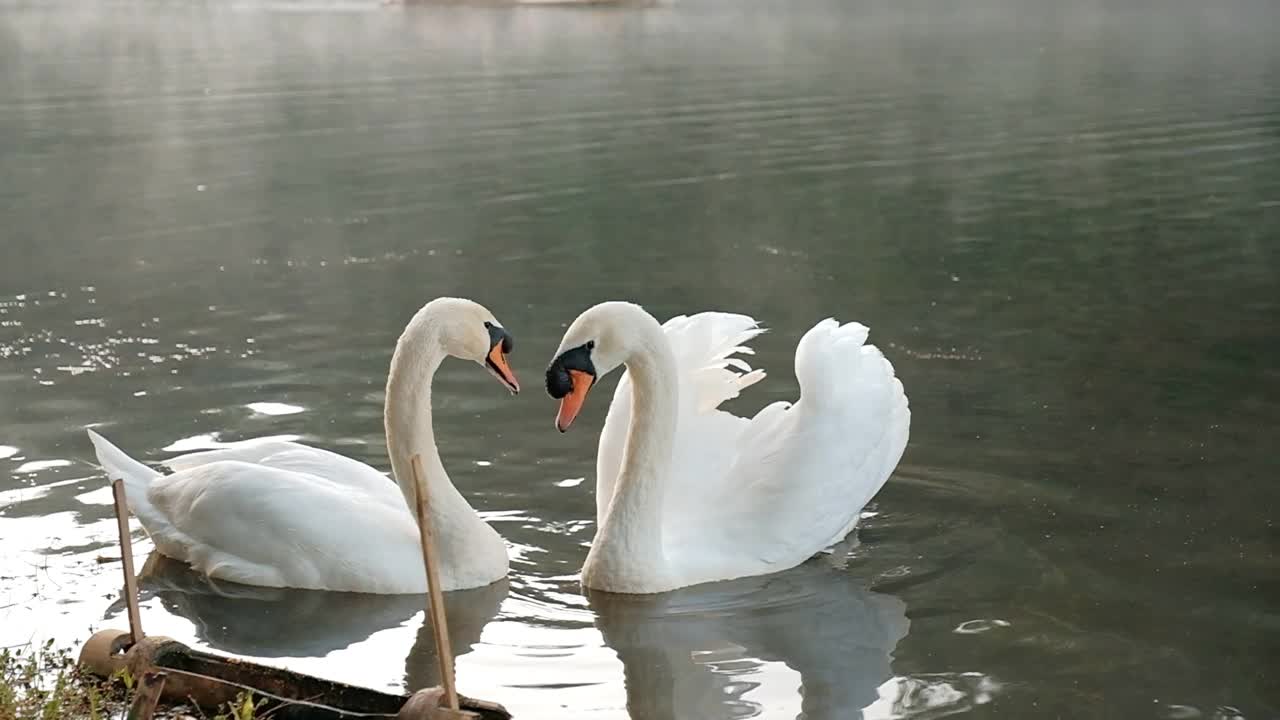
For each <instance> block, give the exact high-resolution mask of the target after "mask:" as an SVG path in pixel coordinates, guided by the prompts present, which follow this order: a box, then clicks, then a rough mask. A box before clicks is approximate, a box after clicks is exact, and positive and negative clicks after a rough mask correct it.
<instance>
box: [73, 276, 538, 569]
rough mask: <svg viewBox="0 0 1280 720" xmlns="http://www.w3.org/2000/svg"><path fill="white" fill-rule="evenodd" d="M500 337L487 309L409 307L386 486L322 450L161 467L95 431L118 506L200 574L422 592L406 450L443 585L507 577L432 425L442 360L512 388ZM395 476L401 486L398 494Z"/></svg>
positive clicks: (463, 303)
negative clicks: (479, 369) (122, 497)
mask: <svg viewBox="0 0 1280 720" xmlns="http://www.w3.org/2000/svg"><path fill="white" fill-rule="evenodd" d="M510 351H511V336H510V335H508V334H507V332H506V330H504V329H503V327H502V326H501V325H500V324H499V323H498V321H497V320H496V319H494V317H493V314H492V313H490V312H489V311H488V310H486V309H485V308H484V307H482V306H480V305H478V304H476V303H474V302H472V301H470V300H462V299H458V298H439V299H436V300H432V301H431V302H429V303H427V304H426V305H425V306H423V308H422V309H421V310H419V311H418V312H417V314H415V315H414V316H413V319H412V320H410V321H409V324H408V326H407V327H405V329H404V332H403V334H401V335H400V339H399V341H398V342H397V343H396V349H395V353H394V354H393V355H392V357H391V370H390V373H389V375H388V377H387V396H386V411H385V414H384V420H385V429H386V434H387V453H388V455H389V456H390V459H391V469H392V472H393V473H394V476H395V482H394V483H393V482H392V481H391V480H390V479H388V478H387V476H386V475H383V474H382V473H380V472H378V471H377V470H375V469H373V468H372V467H369V466H368V465H365V464H364V463H361V462H357V461H355V460H352V459H350V458H346V457H343V456H341V455H338V454H336V453H332V452H329V451H327V450H318V449H316V448H311V447H307V446H306V445H300V444H298V443H292V442H284V441H279V440H271V439H265V438H264V439H258V440H245V441H243V442H237V443H233V444H231V445H229V446H227V447H226V448H220V449H217V450H208V451H204V452H197V453H191V454H188V455H182V456H180V457H176V458H173V459H171V460H168V461H166V462H165V464H166V465H168V466H169V467H170V468H171V469H173V470H174V473H173V474H171V475H161V474H160V473H158V472H156V471H155V470H152V469H151V468H149V467H147V466H146V465H143V464H142V463H140V462H138V461H136V460H134V459H132V458H130V457H129V456H127V455H125V454H124V453H123V452H122V451H121V450H119V449H118V448H116V447H115V446H113V445H112V444H111V443H109V442H107V440H106V439H105V438H103V437H102V436H101V435H98V434H97V433H95V432H94V431H93V430H89V431H88V433H89V438H90V440H92V441H93V446H94V450H95V452H96V453H97V456H98V462H99V463H100V464H101V465H102V467H103V469H105V470H106V471H107V473H108V474H109V475H110V477H113V478H114V477H119V478H123V479H124V481H125V488H126V497H127V498H128V501H129V508H130V510H132V511H133V514H134V515H137V516H138V519H139V520H141V521H142V526H143V527H144V528H145V529H146V531H147V533H148V534H149V535H150V536H151V539H152V540H153V541H154V542H155V545H156V549H157V550H158V551H159V552H160V553H161V554H163V555H167V556H169V557H172V558H174V559H177V560H182V561H184V562H186V563H188V564H190V565H191V566H192V567H194V568H195V569H196V570H197V571H200V572H203V573H205V574H207V575H209V576H210V577H214V578H220V579H224V580H230V581H234V582H239V583H244V584H247V585H259V586H268V587H295V588H310V589H318V590H343V591H350V592H364V593H383V594H399V593H423V592H426V590H427V581H426V573H425V571H424V570H423V565H422V550H421V546H420V545H419V540H418V525H417V522H416V520H415V519H414V516H413V515H412V514H411V512H410V510H409V507H411V506H412V503H413V502H414V489H413V488H414V485H413V473H412V470H411V469H410V458H411V457H412V456H413V454H414V453H420V454H421V455H422V458H423V465H424V470H425V473H426V478H425V480H426V484H427V486H428V488H429V492H430V499H431V519H432V523H433V524H434V530H435V533H436V537H437V540H438V544H439V553H440V560H441V569H440V579H441V585H442V586H443V589H444V590H458V589H462V588H472V587H480V586H483V585H488V584H490V583H492V582H494V581H496V580H499V579H501V578H503V577H504V576H506V574H507V548H506V544H505V543H504V542H503V540H502V537H501V536H500V535H498V533H497V532H496V531H495V530H494V529H493V528H492V527H490V526H489V524H488V523H486V522H485V521H484V520H482V519H481V518H480V516H479V515H477V514H476V512H475V510H473V509H472V507H471V505H469V504H468V503H467V501H466V500H465V499H464V498H463V497H462V495H461V494H459V493H458V490H457V489H456V488H455V487H454V486H453V483H451V482H450V481H449V476H448V475H447V474H446V473H445V471H444V466H443V465H442V464H441V462H440V454H439V452H437V450H436V445H435V439H434V435H433V432H432V425H431V379H432V376H433V375H434V374H435V371H436V368H438V367H439V366H440V363H441V361H443V360H444V358H445V356H446V355H451V356H453V357H457V358H461V359H463V360H474V361H475V362H478V363H481V364H483V365H485V366H486V367H488V369H489V370H490V372H492V373H493V374H494V376H496V377H497V378H498V379H499V380H500V381H501V382H502V383H503V384H504V385H505V386H506V387H507V388H508V389H509V390H510V391H511V392H512V393H513V394H514V393H516V392H519V389H520V388H519V385H518V384H517V382H516V378H515V375H514V374H513V373H512V372H511V369H510V367H508V365H507V361H506V354H507V353H509V352H510ZM397 485H399V488H398V489H397V487H396V486H397Z"/></svg>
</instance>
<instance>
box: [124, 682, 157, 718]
mask: <svg viewBox="0 0 1280 720" xmlns="http://www.w3.org/2000/svg"><path fill="white" fill-rule="evenodd" d="M164 680H165V674H164V673H163V672H148V673H143V675H142V677H141V678H140V679H139V680H138V689H137V690H136V691H135V692H134V695H133V704H132V705H130V706H129V715H128V717H127V718H126V720H151V718H152V717H154V716H155V713H156V705H157V704H158V703H159V702H160V693H161V691H163V690H164Z"/></svg>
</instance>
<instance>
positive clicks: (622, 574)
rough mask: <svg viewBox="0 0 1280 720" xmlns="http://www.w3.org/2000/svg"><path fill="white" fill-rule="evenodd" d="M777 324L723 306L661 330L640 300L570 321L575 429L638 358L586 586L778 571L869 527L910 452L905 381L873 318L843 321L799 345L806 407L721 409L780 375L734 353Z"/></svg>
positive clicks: (567, 405) (569, 384)
mask: <svg viewBox="0 0 1280 720" xmlns="http://www.w3.org/2000/svg"><path fill="white" fill-rule="evenodd" d="M761 332H763V330H762V329H761V328H759V327H758V325H757V323H756V321H755V320H754V319H752V318H750V317H747V316H745V315H735V314H729V313H719V312H705V313H700V314H698V315H694V316H691V317H686V316H683V315H682V316H679V317H675V318H672V319H671V320H669V321H667V323H666V324H665V325H659V324H658V321H657V320H655V319H654V318H653V316H652V315H650V314H649V313H648V312H646V311H645V310H644V309H643V308H641V307H640V306H638V305H634V304H631V303H626V302H605V303H601V304H599V305H596V306H594V307H591V308H589V309H588V310H586V311H585V312H583V313H582V314H581V315H579V316H578V318H577V319H576V320H574V322H573V324H572V325H570V326H569V329H568V330H567V331H566V332H565V334H564V338H563V340H562V341H561V343H560V347H559V349H557V350H556V354H555V358H554V360H552V362H551V364H550V365H549V366H548V368H547V374H546V375H547V377H546V381H547V391H548V393H549V394H550V395H551V396H552V397H553V398H556V399H558V400H560V411H559V414H558V415H557V417H556V426H557V428H558V429H559V430H560V431H561V432H564V431H565V430H567V429H568V428H569V426H570V425H571V424H572V423H573V420H574V418H575V417H576V416H577V414H578V411H579V410H580V409H581V407H582V403H583V401H584V399H585V398H586V396H587V394H588V392H589V391H590V390H591V387H592V386H593V384H594V383H595V382H596V380H597V379H598V378H600V377H602V376H604V375H606V374H608V373H609V372H610V371H612V370H613V369H615V368H617V367H618V366H619V365H625V366H626V372H625V374H624V375H623V377H622V379H621V380H620V381H619V382H618V386H617V389H616V390H615V391H614V397H613V402H612V404H611V405H610V407H609V412H608V415H607V417H606V419H605V423H604V429H603V430H602V431H601V434H600V442H599V449H598V453H597V459H596V521H597V529H596V536H595V539H594V540H593V541H592V544H591V549H590V551H589V552H588V554H587V559H586V562H585V563H584V565H583V568H582V582H583V584H584V585H586V586H588V587H591V588H596V589H599V590H606V591H612V592H624V593H656V592H665V591H668V590H672V589H675V588H680V587H684V586H688V585H694V584H698V583H703V582H710V581H714V580H729V579H733V578H739V577H747V576H753V575H763V574H766V573H771V572H776V571H779V570H784V569H786V568H790V567H794V566H796V565H799V564H800V563H802V562H804V561H805V560H807V559H808V558H810V557H812V556H813V555H814V554H816V553H818V552H821V551H822V550H824V549H826V548H827V547H829V546H830V545H832V544H834V543H836V542H838V541H839V540H841V539H842V538H844V537H845V536H846V535H848V534H849V532H850V531H852V530H853V528H854V526H855V525H856V524H857V521H858V517H859V514H860V513H861V511H862V508H863V507H864V506H865V505H866V504H867V502H868V501H870V500H871V498H872V497H873V496H874V495H875V494H876V493H877V492H878V491H879V490H880V488H881V486H883V485H884V483H885V481H886V480H887V479H888V478H889V475H890V473H892V472H893V469H894V467H896V466H897V464H898V461H899V460H900V459H901V457H902V454H903V451H904V450H905V448H906V444H907V436H908V434H909V430H910V425H911V411H910V409H909V407H908V404H907V397H906V395H905V393H904V392H903V388H902V383H901V382H900V381H899V380H898V379H897V377H895V375H894V370H893V366H892V365H891V364H890V363H889V361H888V360H886V359H885V357H884V355H883V354H882V353H881V352H880V350H879V349H878V348H876V347H875V346H874V345H868V344H866V340H867V335H868V332H869V331H868V329H867V327H866V326H864V325H861V324H859V323H847V324H843V325H842V324H840V323H838V322H837V321H835V320H831V319H828V320H823V321H822V322H820V323H818V324H817V325H815V326H814V327H813V328H812V329H810V330H809V331H808V332H807V333H805V335H804V337H802V338H801V339H800V343H799V345H798V346H797V348H796V356H795V371H796V379H797V380H798V381H799V384H800V398H799V399H798V400H797V401H796V402H795V403H788V402H775V403H773V404H771V405H769V406H767V407H765V408H764V409H762V410H761V411H760V412H759V413H757V414H756V415H755V417H752V418H743V417H738V416H736V415H732V414H730V413H728V412H725V411H723V410H720V409H718V407H719V405H720V404H721V403H723V402H724V401H726V400H729V399H731V398H734V397H737V395H738V394H739V392H740V391H741V390H743V389H744V388H746V387H747V386H749V385H752V384H753V383H755V382H757V381H759V380H760V379H762V378H763V377H764V373H763V371H761V370H752V369H751V368H750V366H749V365H747V363H746V362H744V361H743V360H742V359H741V358H737V357H733V356H734V355H735V354H739V353H742V354H746V353H749V352H750V350H749V349H748V348H746V347H744V345H743V344H744V343H746V342H747V341H749V340H751V339H752V338H753V337H755V336H756V335H758V334H760V333H761Z"/></svg>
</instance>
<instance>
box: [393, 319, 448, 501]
mask: <svg viewBox="0 0 1280 720" xmlns="http://www.w3.org/2000/svg"><path fill="white" fill-rule="evenodd" d="M444 358H445V352H444V348H443V346H442V345H441V343H440V338H439V331H438V329H437V324H436V323H435V322H434V321H433V318H432V317H431V314H430V312H429V311H428V310H423V311H419V312H418V314H417V315H415V316H414V317H413V320H411V321H410V322H409V325H408V326H407V327H406V328H405V330H404V332H403V333H402V334H401V335H400V339H399V341H397V342H396V350H395V353H394V354H393V355H392V356H391V371H390V372H389V373H388V375H387V397H386V409H385V411H384V413H383V424H384V426H385V429H386V433H387V454H388V456H389V457H390V459H391V470H392V473H393V474H394V475H395V480H396V484H397V485H399V486H400V492H401V493H402V494H403V495H404V499H405V503H406V504H407V505H408V506H409V510H410V512H414V507H415V497H416V495H415V492H414V481H413V467H412V458H413V456H414V454H415V453H416V454H419V455H421V456H422V467H423V471H424V472H425V473H426V477H425V478H424V480H425V481H426V484H427V488H428V492H429V493H430V495H431V509H432V515H433V516H434V515H439V514H441V513H448V512H456V510H455V509H454V508H455V506H457V505H458V504H459V503H461V504H462V505H466V500H464V499H463V497H462V495H461V494H459V493H458V490H457V488H455V487H454V486H453V483H452V482H451V481H450V480H449V475H448V474H447V473H446V472H445V471H444V464H443V463H442V462H441V461H440V452H439V451H438V450H437V449H436V440H435V432H434V429H433V428H432V425H431V380H432V378H433V377H434V376H435V373H436V369H437V368H439V367H440V363H441V362H442V361H443V360H444ZM468 507H469V506H468Z"/></svg>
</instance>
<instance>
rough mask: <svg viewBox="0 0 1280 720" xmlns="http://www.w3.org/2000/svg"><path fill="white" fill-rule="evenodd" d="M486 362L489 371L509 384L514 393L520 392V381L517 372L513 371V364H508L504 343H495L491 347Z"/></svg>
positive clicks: (508, 387)
mask: <svg viewBox="0 0 1280 720" xmlns="http://www.w3.org/2000/svg"><path fill="white" fill-rule="evenodd" d="M484 364H485V366H486V367H488V368H489V372H492V373H493V376H494V377H496V378H498V382H501V383H502V384H503V385H506V386H507V389H508V390H510V391H511V394H512V395H518V394H519V393H520V382H519V381H517V380H516V374H515V373H514V372H512V371H511V366H510V365H508V364H507V354H506V353H504V352H502V343H501V342H498V343H494V345H493V347H492V348H490V349H489V355H488V356H487V357H486V358H485V360H484Z"/></svg>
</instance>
